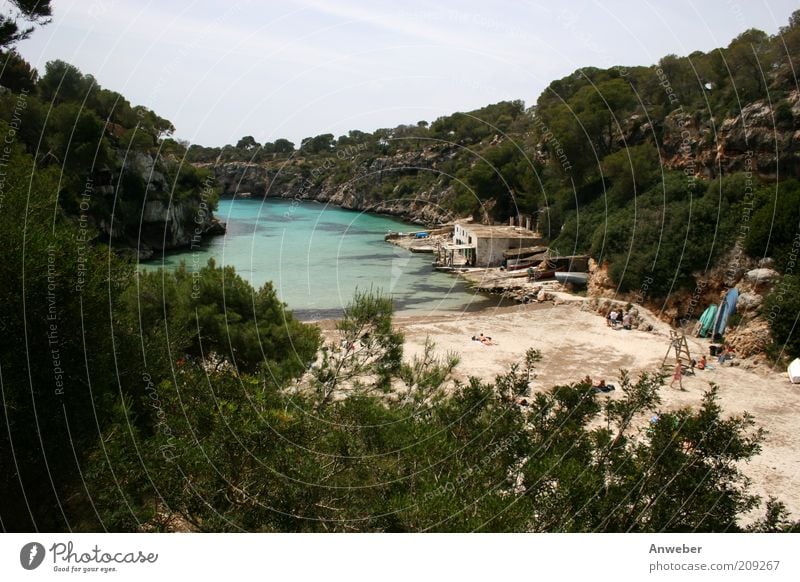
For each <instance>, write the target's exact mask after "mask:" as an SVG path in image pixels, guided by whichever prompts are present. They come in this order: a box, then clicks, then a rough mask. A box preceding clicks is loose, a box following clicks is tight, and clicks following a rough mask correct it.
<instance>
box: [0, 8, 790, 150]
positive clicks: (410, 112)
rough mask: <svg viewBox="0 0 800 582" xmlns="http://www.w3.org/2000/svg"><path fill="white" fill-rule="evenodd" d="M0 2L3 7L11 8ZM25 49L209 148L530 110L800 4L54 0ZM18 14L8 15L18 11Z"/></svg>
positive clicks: (773, 23) (723, 39) (33, 58)
mask: <svg viewBox="0 0 800 582" xmlns="http://www.w3.org/2000/svg"><path fill="white" fill-rule="evenodd" d="M0 3H2V4H5V2H4V0H0ZM52 6H53V9H54V15H53V21H52V23H51V24H49V25H47V26H45V27H42V28H40V29H38V30H36V31H35V32H34V33H33V35H32V36H31V38H29V39H27V40H25V41H22V42H21V43H19V45H18V47H17V50H18V51H19V53H20V54H21V55H22V56H23V57H24V58H26V59H27V60H28V61H30V62H31V63H32V64H33V65H34V66H35V67H36V68H37V69H39V71H40V72H42V71H43V70H44V65H45V63H46V62H48V61H51V60H54V59H61V60H64V61H67V62H69V63H72V64H73V65H75V66H77V67H78V68H79V69H80V70H81V71H82V72H83V73H87V74H92V75H93V76H94V77H95V78H96V79H97V81H98V82H99V83H100V84H101V85H102V86H103V87H105V88H108V89H112V90H114V91H117V92H119V93H122V94H123V95H124V96H125V97H126V98H127V99H128V100H129V101H130V102H131V103H132V104H133V105H145V106H146V107H149V108H150V109H153V110H154V111H155V112H156V113H157V114H158V115H160V116H161V117H165V118H167V119H169V120H170V121H172V122H173V124H174V125H175V127H176V133H175V137H177V138H180V139H185V140H188V141H190V142H192V143H197V144H202V145H206V146H221V145H224V144H226V143H234V144H235V143H236V141H238V139H239V138H240V137H242V136H244V135H252V136H254V137H255V138H256V140H257V141H259V142H265V141H274V140H275V139H277V138H280V137H284V138H288V139H290V140H291V141H293V142H295V143H296V144H299V143H300V141H301V140H302V138H304V137H307V136H314V135H318V134H322V133H333V134H334V135H336V136H339V135H342V134H345V133H347V132H348V131H349V130H351V129H360V130H362V131H373V130H375V129H376V128H379V127H395V126H397V125H399V124H401V123H416V122H417V121H420V120H426V121H433V120H434V119H436V118H437V117H439V116H441V115H448V114H450V113H453V112H455V111H469V110H472V109H477V108H479V107H482V106H484V105H487V104H489V103H496V102H498V101H502V100H512V99H522V100H523V101H525V103H526V104H528V105H532V104H534V103H535V101H536V98H537V97H538V95H539V94H540V93H541V92H542V90H543V89H544V88H545V87H547V85H548V84H549V83H550V81H552V80H554V79H558V78H561V77H564V76H566V75H568V74H570V73H571V72H573V71H574V70H575V69H577V68H579V67H586V66H597V67H610V66H613V65H624V66H632V65H650V64H653V63H655V62H657V61H658V59H659V58H660V57H662V56H664V55H666V54H671V53H672V54H677V55H687V54H689V53H691V52H694V51H695V50H702V51H708V50H710V49H713V48H716V47H720V46H726V45H727V44H728V43H729V42H730V40H731V39H732V38H734V37H735V36H737V35H738V34H739V33H741V32H743V31H744V30H747V29H749V28H759V29H761V30H764V31H765V32H767V33H769V34H775V33H776V32H777V31H778V28H779V27H780V26H783V25H785V24H786V22H787V20H788V17H789V15H790V14H791V12H792V11H794V10H796V9H798V8H800V6H799V5H798V2H797V0H769V1H766V0H694V1H691V0H671V1H669V2H661V1H658V0H638V1H636V0H633V1H622V0H604V1H591V0H560V1H555V2H553V1H550V2H544V1H539V2H534V1H530V2H529V1H524V0H523V1H516V2H512V1H507V2H488V1H486V0H483V1H481V2H476V1H473V0H465V1H461V2H451V1H445V0H439V1H437V2H425V1H420V0H411V1H408V2H390V1H374V2H367V1H364V0H362V1H361V2H358V1H356V0H347V1H338V0H336V1H327V2H326V1H323V0H297V1H292V0H281V1H280V2H277V1H265V0H262V1H258V0H229V1H226V2H221V1H219V0H217V1H208V0H161V1H150V0H53V2H52ZM4 7H5V6H4Z"/></svg>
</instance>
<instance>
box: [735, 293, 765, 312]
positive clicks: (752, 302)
mask: <svg viewBox="0 0 800 582" xmlns="http://www.w3.org/2000/svg"><path fill="white" fill-rule="evenodd" d="M763 302H764V297H762V296H761V295H759V294H758V293H752V292H750V291H746V292H744V293H741V294H740V295H739V300H738V301H737V302H736V310H737V311H738V312H740V313H742V314H744V315H751V314H753V313H754V312H755V311H756V310H757V309H758V308H759V307H761V304H762V303H763Z"/></svg>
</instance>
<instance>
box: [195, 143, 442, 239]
mask: <svg viewBox="0 0 800 582" xmlns="http://www.w3.org/2000/svg"><path fill="white" fill-rule="evenodd" d="M448 149H449V148H438V149H434V148H430V149H423V150H422V151H419V152H407V153H403V154H398V155H396V156H374V157H372V156H371V157H366V156H359V155H353V156H350V157H349V158H348V159H346V160H344V159H342V158H338V159H333V158H331V159H328V160H320V161H319V163H316V161H314V162H309V161H307V160H305V159H303V158H298V159H290V160H287V161H286V162H283V163H281V164H278V165H259V164H251V163H245V162H230V163H226V164H220V165H217V166H212V167H211V169H213V171H214V175H215V177H216V180H217V184H218V185H219V186H221V188H222V195H223V196H237V197H248V196H252V197H258V198H264V197H267V198H287V199H294V200H316V201H318V202H325V203H328V204H333V205H335V206H339V207H342V208H346V209H351V210H363V211H368V212H376V213H380V214H389V215H393V216H398V217H400V218H403V219H405V220H408V221H410V222H414V223H417V224H426V225H433V224H441V223H444V222H448V221H452V220H453V219H455V218H456V215H455V214H454V213H453V212H452V211H451V210H449V209H447V208H446V207H445V206H446V205H447V201H448V200H449V199H451V198H452V197H453V196H454V193H453V191H452V188H441V187H436V186H435V185H433V186H430V187H428V188H426V189H423V190H421V191H415V192H413V193H408V192H404V193H401V192H400V191H399V189H398V187H394V188H392V187H391V186H387V184H386V182H387V180H386V179H387V177H389V176H392V177H397V176H398V175H416V174H417V173H418V172H433V173H437V172H438V166H439V165H440V164H441V163H443V162H444V161H446V160H447V159H449V158H448V155H449V154H448ZM206 167H208V166H206ZM392 183H393V182H392Z"/></svg>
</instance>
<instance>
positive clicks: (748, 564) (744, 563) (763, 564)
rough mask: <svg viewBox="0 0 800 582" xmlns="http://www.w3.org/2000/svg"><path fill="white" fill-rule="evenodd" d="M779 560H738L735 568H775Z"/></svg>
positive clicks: (748, 569) (749, 569)
mask: <svg viewBox="0 0 800 582" xmlns="http://www.w3.org/2000/svg"><path fill="white" fill-rule="evenodd" d="M780 563H781V562H780V560H738V561H737V562H736V570H737V571H739V570H745V571H752V570H770V571H771V570H777V569H778V565H780Z"/></svg>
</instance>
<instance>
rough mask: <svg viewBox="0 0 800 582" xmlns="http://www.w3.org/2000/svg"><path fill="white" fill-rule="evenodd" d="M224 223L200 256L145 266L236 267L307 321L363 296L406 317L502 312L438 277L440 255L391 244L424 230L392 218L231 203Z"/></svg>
mask: <svg viewBox="0 0 800 582" xmlns="http://www.w3.org/2000/svg"><path fill="white" fill-rule="evenodd" d="M216 216H217V217H218V218H219V219H220V220H221V221H223V222H225V223H226V224H227V233H226V234H225V235H223V236H217V237H212V238H210V239H208V240H206V241H205V242H203V243H202V244H201V245H200V246H198V247H197V248H196V249H186V250H181V251H176V252H171V253H165V254H164V255H163V256H159V258H157V259H154V260H149V261H146V262H142V263H140V265H141V268H142V269H147V270H152V269H160V268H164V269H167V270H174V269H175V268H176V267H177V266H178V265H179V264H180V263H181V262H182V261H184V262H185V263H186V265H187V267H190V268H191V267H192V266H193V265H205V264H206V263H207V261H208V259H209V258H214V260H215V261H216V262H217V264H218V265H220V264H223V265H232V266H233V267H235V269H236V271H237V273H239V275H241V276H242V277H243V278H244V279H246V280H247V281H249V282H250V284H251V285H253V286H254V287H255V288H259V287H260V286H262V285H264V284H265V283H267V282H270V281H271V282H272V284H273V286H274V288H275V290H276V292H277V294H278V296H279V297H280V299H281V300H282V301H283V302H285V303H286V304H287V306H288V307H289V308H290V309H291V310H292V311H293V312H294V314H295V315H296V316H297V317H298V318H299V319H301V320H303V321H311V320H319V319H329V318H336V317H339V316H341V314H342V312H343V310H344V308H345V307H346V306H347V305H348V304H349V303H350V301H351V300H352V298H353V296H354V294H355V293H356V292H357V291H369V290H372V291H375V292H380V293H383V294H384V295H386V296H389V297H391V298H392V301H393V303H394V308H395V313H396V314H398V315H436V314H451V313H452V314H457V313H459V312H465V311H474V310H479V309H484V308H486V307H491V306H493V305H498V304H499V300H498V299H497V298H492V297H490V296H487V295H484V294H481V293H479V292H477V291H473V290H471V289H470V288H468V286H467V285H466V284H465V283H464V281H463V280H461V279H460V278H458V277H456V276H454V275H450V274H447V273H441V272H438V271H435V270H434V269H433V268H432V266H431V263H432V261H433V255H431V254H422V253H411V252H410V251H407V250H405V249H402V248H400V247H397V246H395V245H392V244H389V243H387V242H385V241H384V236H385V235H386V234H387V233H389V232H417V231H419V230H420V227H419V226H415V225H412V224H409V223H406V222H402V221H400V220H397V219H395V218H391V217H388V216H382V215H376V214H370V213H367V212H359V211H352V210H344V209H342V208H339V207H336V206H332V205H328V204H323V203H319V202H307V201H296V200H284V199H266V200H262V199H243V198H233V199H223V200H220V202H219V207H218V209H217V211H216Z"/></svg>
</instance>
